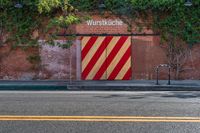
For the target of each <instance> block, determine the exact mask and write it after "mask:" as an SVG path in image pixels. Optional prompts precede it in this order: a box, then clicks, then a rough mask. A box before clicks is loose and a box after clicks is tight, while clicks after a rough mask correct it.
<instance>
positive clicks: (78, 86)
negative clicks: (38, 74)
mask: <svg viewBox="0 0 200 133" xmlns="http://www.w3.org/2000/svg"><path fill="white" fill-rule="evenodd" d="M160 83H161V84H160V85H155V81H153V80H144V81H141V80H139V81H137V80H133V81H73V82H69V81H64V80H63V81H56V80H46V81H42V80H39V81H5V80H4V81H1V80H0V91H4V90H10V91H11V90H14V91H18V90H19V91H23V90H24V91H29V90H30V91H44V90H46V91H200V81H199V80H196V81H189V80H185V81H173V82H172V85H166V83H167V82H166V81H161V82H160Z"/></svg>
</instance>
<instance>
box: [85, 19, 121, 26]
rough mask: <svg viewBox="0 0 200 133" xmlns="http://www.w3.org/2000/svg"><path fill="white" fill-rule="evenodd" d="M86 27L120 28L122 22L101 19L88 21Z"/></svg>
mask: <svg viewBox="0 0 200 133" xmlns="http://www.w3.org/2000/svg"><path fill="white" fill-rule="evenodd" d="M87 25H89V26H121V25H123V21H121V20H118V19H116V20H110V19H103V20H88V21H87Z"/></svg>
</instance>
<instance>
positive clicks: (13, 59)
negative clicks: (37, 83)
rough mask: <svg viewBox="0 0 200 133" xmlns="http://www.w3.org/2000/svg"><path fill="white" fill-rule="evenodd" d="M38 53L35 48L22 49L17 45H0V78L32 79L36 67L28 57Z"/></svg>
mask: <svg viewBox="0 0 200 133" xmlns="http://www.w3.org/2000/svg"><path fill="white" fill-rule="evenodd" d="M34 54H36V55H37V54H38V49H37V48H28V49H26V50H23V49H22V48H20V47H18V48H16V49H12V48H11V47H9V46H1V47H0V79H4V80H32V79H34V78H36V75H37V68H35V65H34V64H32V63H30V61H28V57H29V56H31V55H34Z"/></svg>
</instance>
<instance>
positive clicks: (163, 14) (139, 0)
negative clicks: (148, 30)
mask: <svg viewBox="0 0 200 133" xmlns="http://www.w3.org/2000/svg"><path fill="white" fill-rule="evenodd" d="M18 3H20V4H21V5H22V8H17V7H16V6H15V5H16V4H18ZM184 3H185V0H104V4H105V10H106V11H111V12H112V13H114V14H117V15H125V16H127V17H128V18H131V19H132V20H133V21H134V20H135V18H139V17H141V16H145V15H148V14H149V13H150V14H151V15H152V16H153V24H152V29H155V30H156V29H157V30H158V29H159V32H160V34H162V35H163V37H167V36H165V35H166V34H170V35H172V36H173V37H174V38H180V39H182V40H183V41H185V42H187V43H188V44H191V45H193V44H196V43H199V42H200V0H193V5H192V6H191V7H186V6H184ZM98 5H99V0H0V20H1V22H0V34H1V35H5V34H9V38H8V39H7V40H6V41H7V42H11V43H12V44H15V45H17V44H27V45H32V44H35V43H36V42H37V38H32V32H33V31H34V30H35V29H39V28H40V27H41V26H42V25H44V20H49V21H48V24H45V25H47V26H46V28H44V29H43V30H44V32H46V31H48V29H50V28H51V27H52V26H56V27H58V28H59V27H61V28H63V27H65V28H67V27H68V26H69V25H71V24H74V23H79V22H80V20H81V17H83V16H78V15H76V12H92V11H94V10H98ZM3 43H5V42H3Z"/></svg>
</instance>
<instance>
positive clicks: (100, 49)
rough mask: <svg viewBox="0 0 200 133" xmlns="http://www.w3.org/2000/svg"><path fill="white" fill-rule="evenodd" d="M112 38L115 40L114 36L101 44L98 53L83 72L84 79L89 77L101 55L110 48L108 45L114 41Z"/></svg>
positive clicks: (108, 37)
mask: <svg viewBox="0 0 200 133" xmlns="http://www.w3.org/2000/svg"><path fill="white" fill-rule="evenodd" d="M112 38H113V36H107V37H105V39H104V40H103V42H102V43H101V45H100V47H99V48H98V49H97V51H96V53H95V54H94V56H93V57H92V59H91V60H90V61H89V63H88V64H87V66H86V67H85V69H84V70H83V72H82V79H86V77H87V75H88V74H89V72H90V71H91V70H92V68H93V67H94V65H95V63H96V62H97V61H98V59H99V57H100V56H101V54H102V53H103V51H104V50H105V49H106V47H107V46H108V44H109V43H110V41H111V40H112Z"/></svg>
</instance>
